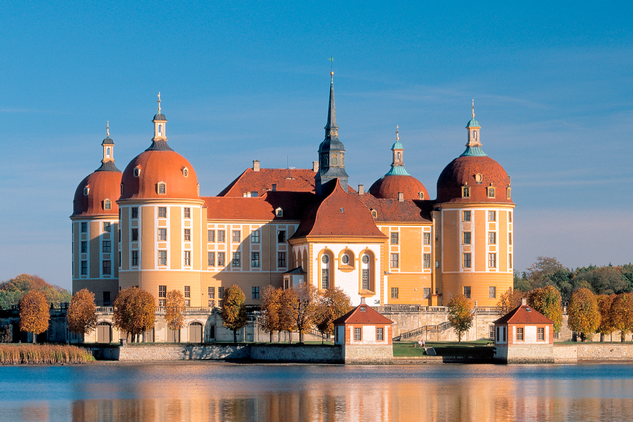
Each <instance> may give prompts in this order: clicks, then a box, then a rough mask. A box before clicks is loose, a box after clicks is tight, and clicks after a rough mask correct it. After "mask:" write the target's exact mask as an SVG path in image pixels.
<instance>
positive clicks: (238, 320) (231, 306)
mask: <svg viewBox="0 0 633 422" xmlns="http://www.w3.org/2000/svg"><path fill="white" fill-rule="evenodd" d="M245 303H246V296H244V292H243V291H242V289H240V288H239V287H238V286H237V285H235V284H234V285H232V286H231V287H229V288H228V289H226V290H225V291H224V298H223V299H222V325H224V327H225V328H228V329H230V330H233V341H234V342H235V343H237V331H238V330H240V329H241V328H243V327H244V326H245V325H246V322H247V321H246V305H245Z"/></svg>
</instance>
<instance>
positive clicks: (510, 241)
mask: <svg viewBox="0 0 633 422" xmlns="http://www.w3.org/2000/svg"><path fill="white" fill-rule="evenodd" d="M511 244H512V233H508V245H511Z"/></svg>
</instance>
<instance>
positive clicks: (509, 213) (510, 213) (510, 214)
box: [508, 198, 512, 223]
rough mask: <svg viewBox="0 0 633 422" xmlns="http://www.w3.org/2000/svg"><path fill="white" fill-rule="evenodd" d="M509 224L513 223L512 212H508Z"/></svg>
mask: <svg viewBox="0 0 633 422" xmlns="http://www.w3.org/2000/svg"><path fill="white" fill-rule="evenodd" d="M508 199H509V198H508ZM508 223H512V212H508Z"/></svg>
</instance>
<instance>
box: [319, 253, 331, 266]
mask: <svg viewBox="0 0 633 422" xmlns="http://www.w3.org/2000/svg"><path fill="white" fill-rule="evenodd" d="M321 262H323V263H324V264H327V263H328V262H330V257H329V256H328V255H326V254H323V256H322V257H321Z"/></svg>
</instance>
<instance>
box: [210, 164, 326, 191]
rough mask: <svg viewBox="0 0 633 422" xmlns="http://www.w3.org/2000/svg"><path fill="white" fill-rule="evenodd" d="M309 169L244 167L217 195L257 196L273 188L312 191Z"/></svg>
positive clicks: (312, 185)
mask: <svg viewBox="0 0 633 422" xmlns="http://www.w3.org/2000/svg"><path fill="white" fill-rule="evenodd" d="M315 175H316V174H315V173H314V172H313V171H312V170H309V169H260V170H259V171H254V170H253V169H252V168H248V169H246V170H245V171H244V172H243V173H242V174H240V175H239V176H238V177H237V179H235V180H233V182H231V184H230V185H228V186H227V187H226V188H224V190H222V192H220V193H219V194H218V196H232V197H237V196H242V195H244V194H245V193H250V192H257V194H258V195H259V196H262V195H263V194H264V193H266V192H269V191H272V190H273V184H275V185H276V187H275V189H276V190H277V191H293V192H312V193H314V176H315Z"/></svg>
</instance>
